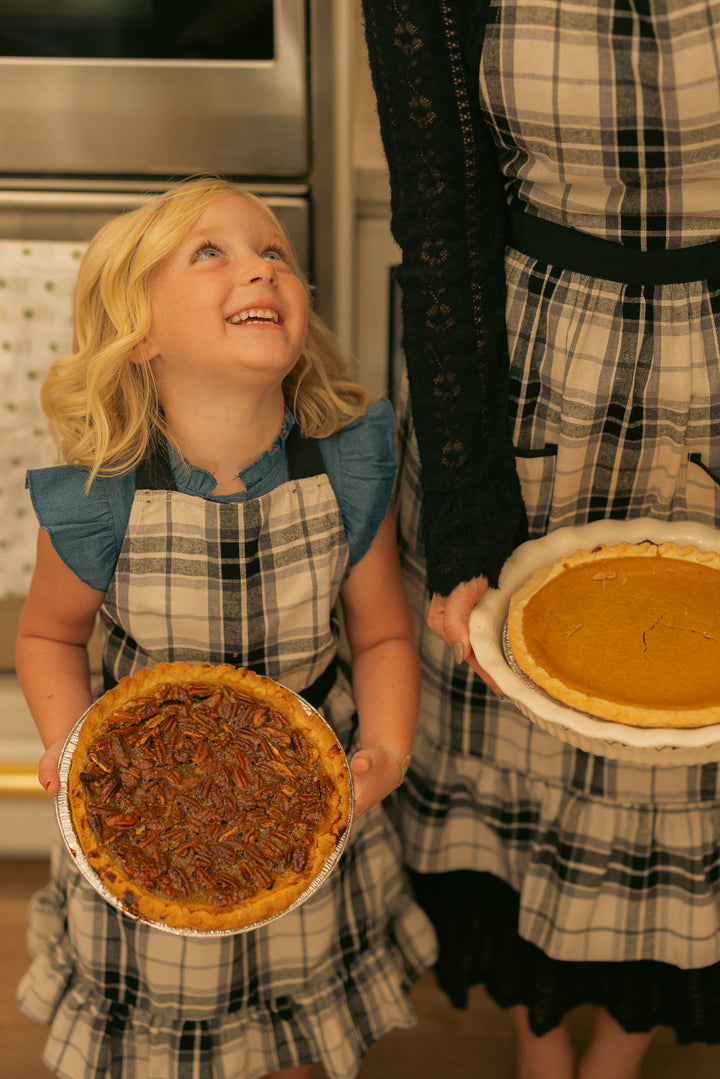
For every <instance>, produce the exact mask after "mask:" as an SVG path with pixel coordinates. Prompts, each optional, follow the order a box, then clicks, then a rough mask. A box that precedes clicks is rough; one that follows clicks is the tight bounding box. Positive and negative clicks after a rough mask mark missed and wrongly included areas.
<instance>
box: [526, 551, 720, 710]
mask: <svg viewBox="0 0 720 1079" xmlns="http://www.w3.org/2000/svg"><path fill="white" fill-rule="evenodd" d="M507 639H508V644H509V647H510V651H511V653H512V656H513V657H514V659H515V661H516V663H517V664H518V666H519V667H520V669H521V670H522V671H523V672H524V673H525V674H526V675H527V677H528V678H529V679H530V681H531V682H532V683H534V684H535V686H537V687H539V688H540V689H542V690H544V691H545V692H546V693H547V694H549V696H550V697H552V698H554V699H555V700H557V701H559V702H560V703H562V704H565V705H568V706H569V707H570V708H572V709H574V710H576V711H580V712H586V713H589V714H590V715H593V716H598V717H600V718H602V719H607V720H613V721H616V722H619V723H626V724H630V725H632V726H637V727H675V728H690V727H703V726H707V725H708V724H712V723H718V722H720V554H717V553H716V552H713V551H701V550H698V549H697V548H696V547H693V546H685V547H680V546H677V545H676V544H674V543H660V544H654V543H649V542H645V543H638V544H633V543H620V544H617V545H616V546H604V545H601V546H598V547H594V548H593V549H592V550H583V551H576V552H575V553H574V554H572V555H569V556H567V557H563V558H560V559H559V560H558V561H557V562H555V564H554V565H552V566H549V567H544V568H542V569H540V570H538V571H537V572H536V573H534V574H533V575H532V577H531V578H530V579H529V580H528V581H527V582H526V584H525V585H524V586H523V587H522V588H520V589H519V590H518V591H517V592H516V593H515V594H514V595H513V596H512V599H511V602H510V607H509V611H508V619H507Z"/></svg>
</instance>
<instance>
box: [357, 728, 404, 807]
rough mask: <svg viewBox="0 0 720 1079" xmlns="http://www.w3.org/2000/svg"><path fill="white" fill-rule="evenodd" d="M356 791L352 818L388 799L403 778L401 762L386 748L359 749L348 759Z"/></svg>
mask: <svg viewBox="0 0 720 1079" xmlns="http://www.w3.org/2000/svg"><path fill="white" fill-rule="evenodd" d="M350 771H351V773H352V778H353V786H354V788H355V810H354V819H355V820H357V819H358V817H361V816H362V815H363V813H365V812H366V811H367V810H368V809H371V808H372V806H374V805H377V804H378V802H381V801H382V800H383V798H387V796H388V794H391V793H392V792H393V791H394V790H395V788H396V787H399V786H400V784H401V783H402V781H403V779H404V778H405V769H404V768H403V765H402V763H401V761H400V760H398V759H397V758H396V757H395V754H394V753H392V752H391V751H390V750H389V749H388V748H387V747H386V746H372V747H370V748H369V749H359V750H358V752H357V753H355V754H353V756H352V758H351V760H350Z"/></svg>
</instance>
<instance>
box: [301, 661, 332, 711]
mask: <svg viewBox="0 0 720 1079" xmlns="http://www.w3.org/2000/svg"><path fill="white" fill-rule="evenodd" d="M337 672H338V658H337V656H333V658H332V659H331V660H330V662H329V663H328V665H327V667H326V668H325V670H324V671H323V672H322V674H319V675H318V676H317V678H316V679H315V681H314V682H313V683H312V685H310V686H308V687H307V689H304V690H302V692H301V693H299V694H298V696H300V697H302V698H303V700H305V701H307V702H308V704H311V705H312V706H313V708H320V707H322V705H323V704H324V703H325V698H326V697H327V695H328V693H329V692H330V690H331V689H332V688H333V686H334V685H335V679H336V678H337Z"/></svg>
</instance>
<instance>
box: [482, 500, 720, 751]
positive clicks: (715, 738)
mask: <svg viewBox="0 0 720 1079" xmlns="http://www.w3.org/2000/svg"><path fill="white" fill-rule="evenodd" d="M643 540H650V541H651V542H653V543H663V542H666V541H669V542H673V543H677V544H678V545H679V546H682V545H693V546H695V547H698V548H699V549H700V550H707V551H718V552H720V531H718V530H717V529H714V528H710V527H708V526H704V525H699V524H696V523H694V522H692V521H658V520H656V519H655V518H651V517H641V518H637V519H635V520H632V521H609V520H606V521H595V522H593V523H592V524H588V525H581V526H580V527H577V528H561V529H558V530H557V531H555V532H550V533H549V534H548V535H547V536H543V537H542V538H541V539H537V540H530V541H528V542H527V543H524V544H522V546H520V547H518V548H517V550H515V551H514V552H513V553H512V555H511V556H510V558H508V560H507V562H506V563H505V565H504V566H503V570H502V573H501V575H500V580H499V582H498V588H496V589H493V588H491V589H488V591H487V592H486V594H485V596H484V597H483V599H482V601H481V603H479V604H478V606H477V607H475V609H474V610H473V611H472V613H471V615H470V643H471V645H472V647H473V651H474V652H475V655H476V657H477V661H478V663H479V664H480V666H481V667H482V668H483V670H485V671H487V673H488V674H489V675H490V676H491V678H493V679H494V681H495V682H496V683H497V685H498V687H499V688H500V689H501V690H502V692H503V694H504V695H505V697H507V698H508V699H509V700H511V701H512V702H513V703H514V704H515V705H516V706H517V708H519V709H520V711H521V712H522V713H523V715H525V716H527V718H528V719H530V720H531V721H532V722H533V723H536V724H537V725H538V726H539V727H541V728H542V729H543V730H545V731H548V733H550V734H553V735H555V736H556V737H558V738H561V739H562V740H563V741H565V742H568V743H570V745H573V746H576V747H577V748H578V749H584V750H586V751H587V752H589V753H599V754H601V755H602V756H605V757H611V758H613V759H616V760H618V759H622V760H628V761H634V762H637V763H642V764H661V765H676V764H682V765H685V764H703V763H706V762H711V761H720V724H714V725H712V726H709V727H697V728H692V729H687V730H674V729H669V728H657V729H647V728H641V727H630V726H627V725H626V724H623V723H615V722H613V721H610V720H603V719H596V718H595V717H593V716H589V715H586V714H584V713H581V712H576V711H574V710H573V709H572V708H568V707H567V706H565V705H562V704H560V703H559V702H557V701H555V700H553V699H552V698H551V697H549V696H548V695H547V694H546V693H544V692H543V691H542V690H540V689H539V688H538V687H537V686H535V685H534V684H533V683H532V682H530V681H529V679H527V678H526V677H525V676H524V675H523V674H522V672H520V671H519V670H518V668H517V667H516V666H515V664H514V662H513V659H512V656H511V655H510V654H509V650H507V649H506V641H505V623H506V620H507V613H508V608H509V606H510V600H511V598H512V596H513V594H514V593H515V592H516V591H517V589H518V588H520V586H521V585H523V584H524V583H525V581H526V580H527V579H528V578H529V577H530V576H532V574H533V573H534V572H535V571H536V570H538V569H541V568H542V567H544V566H551V565H552V564H553V563H554V562H556V561H557V559H558V558H561V557H563V556H564V555H569V554H572V553H573V552H574V551H577V550H585V549H590V548H592V547H595V546H596V545H597V544H600V543H603V544H607V545H608V546H611V545H613V544H615V543H621V542H624V541H626V542H628V543H641V542H642V541H643Z"/></svg>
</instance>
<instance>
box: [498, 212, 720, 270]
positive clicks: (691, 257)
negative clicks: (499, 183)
mask: <svg viewBox="0 0 720 1079" xmlns="http://www.w3.org/2000/svg"><path fill="white" fill-rule="evenodd" d="M508 226H509V235H508V243H509V244H510V246H511V247H514V248H515V249H516V250H517V251H520V252H521V253H522V254H523V255H528V256H529V257H530V258H534V259H537V260H538V262H546V263H549V264H550V265H551V266H557V267H558V268H559V269H563V270H569V271H570V272H571V273H580V274H584V275H585V276H586V277H597V278H600V279H602V280H603V281H618V282H620V283H621V284H624V285H672V284H679V283H683V282H684V283H688V282H690V281H706V280H707V279H708V278H709V277H716V276H717V275H719V274H720V240H713V241H712V242H711V243H704V244H698V245H697V246H695V247H678V248H674V249H673V250H670V251H667V250H664V251H638V250H637V249H635V248H631V247H625V246H624V245H623V244H618V243H613V241H612V240H603V239H602V238H601V237H599V236H589V235H588V234H587V233H585V232H580V231H578V229H573V228H569V227H568V226H566V225H558V224H556V223H555V222H554V221H546V220H545V219H544V218H542V217H536V216H535V215H534V214H529V213H526V212H525V210H524V204H523V203H522V202H521V201H520V200H519V199H514V200H513V201H512V202H511V203H510V206H509V207H508Z"/></svg>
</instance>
